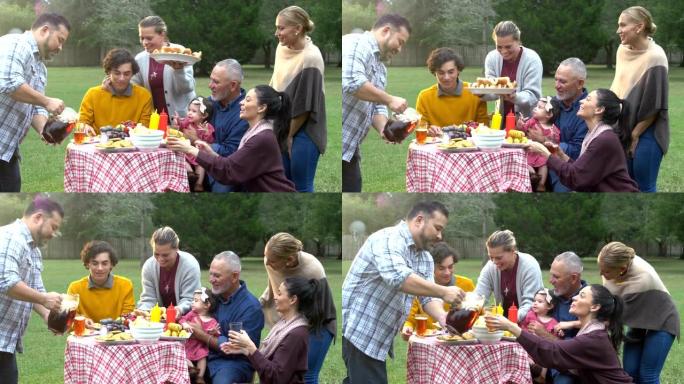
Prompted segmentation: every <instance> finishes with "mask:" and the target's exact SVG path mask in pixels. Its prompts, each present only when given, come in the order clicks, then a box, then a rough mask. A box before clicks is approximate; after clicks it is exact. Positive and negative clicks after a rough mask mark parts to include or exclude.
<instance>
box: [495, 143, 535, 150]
mask: <svg viewBox="0 0 684 384" xmlns="http://www.w3.org/2000/svg"><path fill="white" fill-rule="evenodd" d="M529 146H530V143H506V142H504V143H503V145H502V147H503V148H521V149H525V148H528V147H529Z"/></svg>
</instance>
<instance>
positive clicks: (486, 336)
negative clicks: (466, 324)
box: [470, 327, 504, 344]
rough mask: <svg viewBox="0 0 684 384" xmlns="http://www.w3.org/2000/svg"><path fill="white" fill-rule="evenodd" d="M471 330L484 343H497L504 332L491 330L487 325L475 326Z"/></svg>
mask: <svg viewBox="0 0 684 384" xmlns="http://www.w3.org/2000/svg"><path fill="white" fill-rule="evenodd" d="M470 332H472V334H473V335H474V336H475V338H476V339H477V340H478V341H479V342H480V343H482V344H496V343H498V342H499V340H501V337H503V334H504V331H494V332H489V330H487V328H486V327H473V328H472V329H471V330H470Z"/></svg>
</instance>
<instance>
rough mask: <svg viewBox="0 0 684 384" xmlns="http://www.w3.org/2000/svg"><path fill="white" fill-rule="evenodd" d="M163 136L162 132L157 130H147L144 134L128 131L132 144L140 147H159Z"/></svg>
mask: <svg viewBox="0 0 684 384" xmlns="http://www.w3.org/2000/svg"><path fill="white" fill-rule="evenodd" d="M163 138H164V132H163V131H159V130H151V131H148V133H147V134H145V135H136V134H134V133H132V132H131V133H130V139H131V142H132V143H133V145H134V146H136V147H137V148H142V149H153V148H159V145H161V142H162V139H163Z"/></svg>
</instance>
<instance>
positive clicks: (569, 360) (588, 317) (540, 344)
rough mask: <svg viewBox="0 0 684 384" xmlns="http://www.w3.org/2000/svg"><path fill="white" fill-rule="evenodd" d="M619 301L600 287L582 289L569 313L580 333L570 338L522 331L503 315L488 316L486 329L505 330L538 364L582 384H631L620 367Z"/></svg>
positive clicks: (620, 306) (620, 311) (620, 328)
mask: <svg viewBox="0 0 684 384" xmlns="http://www.w3.org/2000/svg"><path fill="white" fill-rule="evenodd" d="M623 305H624V304H623V302H622V299H621V298H620V297H618V296H614V295H612V294H611V293H610V291H609V290H608V289H607V288H606V287H604V286H603V285H600V284H593V285H590V286H586V287H584V288H582V290H581V291H580V292H579V294H578V295H577V296H575V297H573V298H572V305H570V313H571V314H573V315H575V316H577V319H578V320H579V322H580V331H579V332H578V333H577V336H575V337H574V338H572V339H567V340H547V339H544V338H541V337H539V336H536V335H534V334H532V333H530V332H528V331H526V330H523V329H521V328H520V327H519V326H518V325H517V324H515V323H513V322H511V321H510V320H508V319H506V318H505V317H503V316H491V315H487V316H486V317H485V320H486V322H487V327H488V328H493V329H501V330H507V331H510V332H511V333H513V334H514V335H515V336H516V337H517V338H518V343H520V345H522V347H523V348H525V350H526V351H527V353H529V354H530V357H532V359H533V360H534V361H535V362H537V363H538V364H539V365H541V366H544V367H547V368H555V369H563V370H571V371H574V373H576V374H577V375H578V376H579V378H580V382H581V383H585V384H591V383H597V384H599V383H600V384H604V383H605V384H617V383H631V382H632V378H631V377H630V376H629V375H628V374H627V373H625V371H624V370H623V369H622V367H620V360H619V359H618V353H617V351H618V349H619V348H620V344H621V343H622V338H623V333H622V308H623Z"/></svg>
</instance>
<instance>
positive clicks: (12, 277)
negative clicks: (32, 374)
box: [0, 220, 45, 353]
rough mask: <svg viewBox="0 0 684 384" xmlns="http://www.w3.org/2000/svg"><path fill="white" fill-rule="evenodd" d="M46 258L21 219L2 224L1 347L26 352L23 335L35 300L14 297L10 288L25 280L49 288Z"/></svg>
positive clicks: (0, 246) (39, 289)
mask: <svg viewBox="0 0 684 384" xmlns="http://www.w3.org/2000/svg"><path fill="white" fill-rule="evenodd" d="M42 271H43V260H42V257H41V254H40V249H38V247H37V246H36V244H35V243H34V242H33V236H31V232H29V229H28V227H27V226H26V224H24V222H23V221H21V220H16V221H14V223H12V224H8V225H5V226H4V227H0V351H2V352H9V353H15V351H16V352H22V351H23V349H24V348H23V346H22V343H21V337H22V336H23V335H24V331H26V326H28V322H29V318H31V309H32V308H33V304H31V303H30V302H28V301H20V300H14V299H12V298H10V297H9V296H7V291H8V290H9V289H10V288H12V287H14V286H15V285H16V284H17V283H18V282H20V281H23V282H24V283H26V285H28V286H29V287H31V288H33V289H35V290H37V291H39V292H45V287H44V286H43V279H42V278H41V276H40V274H41V272H42Z"/></svg>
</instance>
